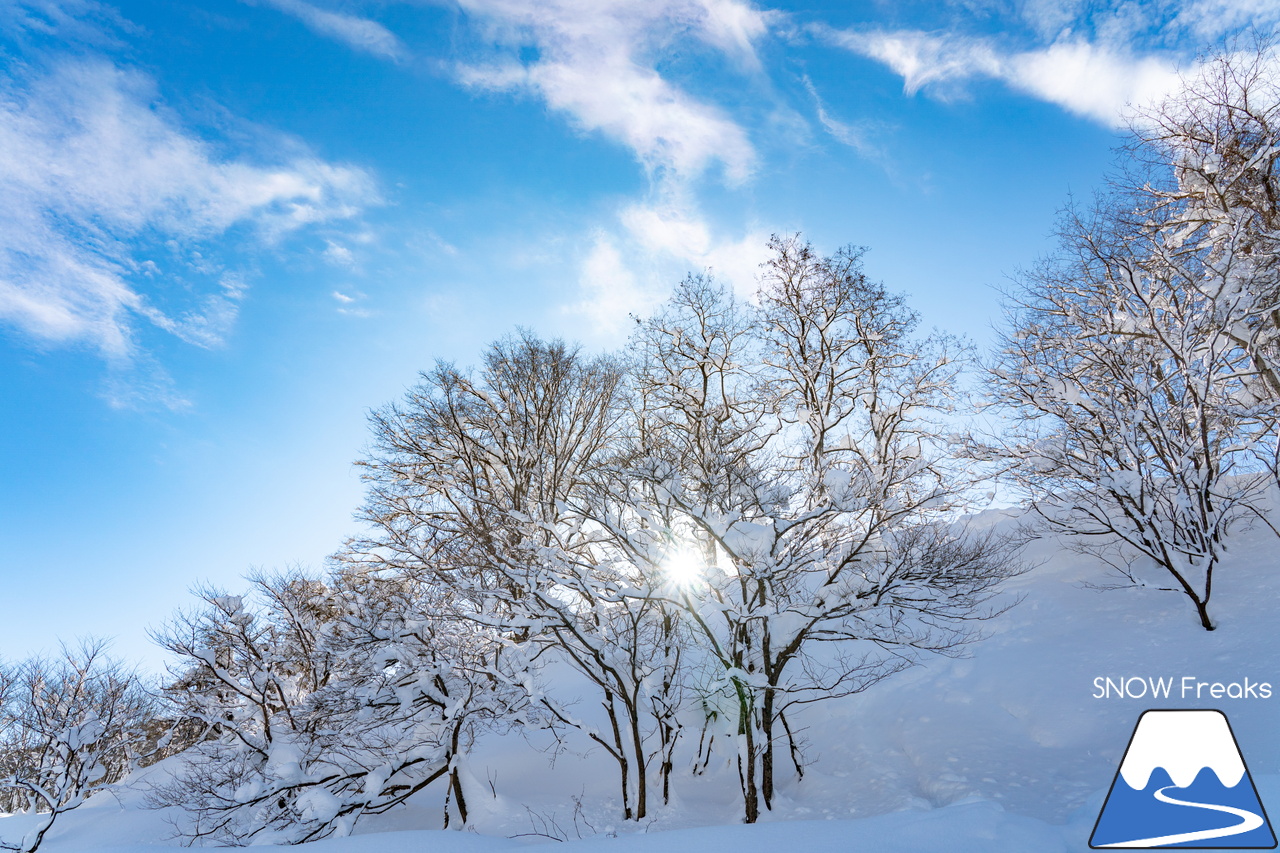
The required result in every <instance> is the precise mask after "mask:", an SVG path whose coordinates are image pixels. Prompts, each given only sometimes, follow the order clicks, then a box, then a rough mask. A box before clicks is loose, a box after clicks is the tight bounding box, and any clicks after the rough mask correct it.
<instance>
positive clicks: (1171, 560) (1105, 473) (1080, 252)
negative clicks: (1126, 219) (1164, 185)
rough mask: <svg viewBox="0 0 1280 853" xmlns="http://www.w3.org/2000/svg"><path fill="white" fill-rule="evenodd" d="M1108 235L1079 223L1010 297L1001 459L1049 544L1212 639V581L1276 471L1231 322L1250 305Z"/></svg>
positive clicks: (1130, 237)
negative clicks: (1155, 594) (1063, 541)
mask: <svg viewBox="0 0 1280 853" xmlns="http://www.w3.org/2000/svg"><path fill="white" fill-rule="evenodd" d="M1114 225H1115V222H1114V220H1113V219H1112V218H1111V217H1109V216H1107V215H1105V214H1104V215H1101V216H1099V217H1098V218H1095V219H1093V220H1089V221H1086V220H1083V219H1080V218H1072V219H1070V220H1069V221H1068V223H1067V229H1066V230H1065V232H1064V245H1063V249H1062V252H1061V253H1060V255H1059V256H1058V257H1056V258H1053V259H1050V260H1048V261H1046V262H1045V263H1043V264H1042V265H1041V266H1040V267H1039V268H1037V269H1036V270H1034V271H1032V272H1030V273H1027V274H1026V278H1025V280H1024V282H1023V288H1022V290H1021V291H1020V293H1019V294H1017V295H1016V296H1014V299H1016V300H1017V301H1016V303H1015V304H1014V305H1013V306H1012V307H1011V310H1010V324H1009V329H1008V331H1007V332H1006V334H1005V335H1004V340H1003V347H1002V351H1001V356H1000V359H999V361H998V363H997V365H996V366H995V368H994V370H993V372H992V379H993V384H992V388H993V394H994V396H995V399H996V400H997V401H998V402H999V403H1000V404H1001V405H1002V406H1004V407H1006V408H1007V409H1008V410H1009V412H1010V413H1011V414H1012V416H1013V419H1014V423H1015V426H1013V427H1012V428H1011V430H1010V432H1009V434H1008V435H1007V436H1006V437H1005V440H1004V442H1003V444H1002V446H1001V448H1000V451H999V452H1000V453H1001V455H1003V456H1004V457H1005V458H1006V459H1009V460H1011V461H1012V462H1013V466H1012V473H1013V476H1014V477H1015V478H1016V480H1017V482H1018V483H1019V484H1020V485H1021V486H1022V487H1023V488H1024V489H1025V490H1026V491H1027V492H1028V493H1029V494H1030V496H1031V497H1032V498H1033V499H1034V500H1035V503H1034V506H1035V509H1036V510H1037V511H1038V513H1039V514H1040V516H1041V517H1042V518H1043V519H1044V520H1045V522H1047V523H1048V524H1049V525H1050V526H1051V527H1052V528H1053V529H1055V530H1057V531H1059V532H1060V533H1063V534H1065V535H1067V536H1069V537H1071V538H1072V539H1073V541H1074V543H1075V544H1076V545H1077V547H1078V548H1079V549H1080V550H1081V551H1082V552H1084V553H1088V554H1093V555H1095V556H1098V557H1101V558H1102V559H1104V560H1105V561H1107V562H1108V563H1109V564H1110V565H1112V566H1113V567H1115V568H1116V569H1118V570H1119V571H1120V573H1121V574H1122V575H1123V577H1124V578H1126V579H1127V580H1128V581H1130V582H1133V583H1136V584H1138V585H1142V586H1156V587H1158V588H1161V589H1170V590H1173V591H1177V592H1181V593H1182V594H1184V595H1186V596H1187V598H1188V599H1189V600H1190V601H1191V602H1192V603H1193V605H1194V606H1195V608H1196V613H1197V615H1198V617H1199V620H1200V624H1201V625H1202V626H1203V627H1204V628H1205V629H1206V630H1213V628H1214V623H1213V621H1212V620H1211V618H1210V616H1209V600H1210V597H1211V595H1212V593H1213V586H1214V578H1215V571H1216V569H1217V567H1218V564H1219V562H1220V560H1221V557H1222V554H1223V553H1224V552H1225V549H1226V544H1227V541H1228V539H1229V538H1230V535H1231V534H1232V532H1233V531H1234V530H1236V529H1237V528H1239V527H1241V526H1242V525H1247V524H1248V523H1250V522H1252V521H1255V520H1258V519H1262V520H1264V521H1265V520H1266V518H1267V512H1268V506H1267V502H1266V494H1267V491H1268V489H1269V488H1270V486H1271V485H1272V483H1273V481H1274V472H1275V464H1276V459H1277V456H1276V453H1277V448H1276V426H1277V418H1276V414H1277V412H1276V406H1275V403H1274V401H1272V400H1269V399H1268V398H1267V397H1266V396H1262V397H1260V396H1259V395H1258V394H1257V390H1258V385H1257V382H1256V380H1257V378H1258V374H1257V373H1256V371H1255V370H1254V367H1253V364H1254V360H1253V354H1252V353H1250V352H1249V351H1248V350H1247V349H1246V348H1244V347H1241V346H1239V345H1238V343H1237V341H1236V340H1235V331H1234V329H1233V327H1232V325H1231V324H1230V323H1224V322H1223V320H1224V318H1226V317H1231V316H1233V315H1235V316H1239V314H1238V312H1239V311H1246V310H1248V309H1247V308H1244V307H1243V306H1244V305H1247V304H1248V303H1249V302H1250V301H1251V296H1250V295H1249V294H1247V293H1245V292H1244V291H1242V290H1238V289H1237V290H1236V291H1235V292H1234V293H1229V292H1227V291H1226V290H1225V289H1223V288H1221V287H1218V288H1215V289H1213V290H1212V291H1206V290H1204V289H1202V287H1197V286H1190V284H1189V283H1188V282H1187V281H1186V279H1185V277H1184V276H1183V275H1182V272H1181V271H1180V270H1179V269H1178V268H1177V267H1176V266H1175V265H1173V264H1170V263H1169V262H1168V260H1167V256H1166V253H1165V252H1164V251H1163V247H1162V246H1161V244H1160V243H1159V242H1157V241H1156V240H1157V239H1158V235H1150V234H1146V233H1139V234H1136V235H1135V234H1132V233H1127V232H1125V231H1124V230H1121V231H1120V232H1119V233H1117V231H1116V230H1115V228H1114ZM1200 283H1201V285H1203V284H1204V282H1203V280H1202V281H1201V282H1200ZM1152 569H1154V574H1153V573H1152V571H1151V570H1152Z"/></svg>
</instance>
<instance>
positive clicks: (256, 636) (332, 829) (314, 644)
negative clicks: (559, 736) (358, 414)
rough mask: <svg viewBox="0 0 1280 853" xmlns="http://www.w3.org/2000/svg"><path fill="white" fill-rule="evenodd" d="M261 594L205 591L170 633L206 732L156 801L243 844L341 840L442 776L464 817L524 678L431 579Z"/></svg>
mask: <svg viewBox="0 0 1280 853" xmlns="http://www.w3.org/2000/svg"><path fill="white" fill-rule="evenodd" d="M254 586H255V591H256V594H257V599H258V601H259V603H258V604H257V605H255V604H254V603H253V602H252V601H251V600H250V599H248V598H246V597H244V596H231V595H227V594H225V593H221V592H217V591H208V592H205V593H203V594H202V598H203V599H204V604H205V606H204V608H203V609H201V610H198V611H196V612H194V613H189V614H185V615H182V616H180V617H178V618H177V619H175V620H174V621H173V622H172V623H171V624H170V625H169V626H168V627H167V628H166V629H165V630H164V631H163V632H162V633H161V635H160V637H159V639H160V641H161V642H162V644H163V645H164V646H165V647H166V648H167V649H168V650H169V651H170V652H172V653H174V654H175V655H177V656H178V658H179V660H180V664H179V665H178V667H177V668H176V669H175V671H174V676H175V677H174V680H173V682H172V683H171V684H170V686H169V688H168V693H169V696H170V698H171V699H172V700H173V701H174V702H176V703H177V705H178V707H179V708H180V709H181V712H182V713H183V715H184V716H185V717H186V718H188V719H193V720H198V721H200V722H201V723H203V724H204V726H205V727H206V729H207V736H206V737H205V738H203V739H202V740H201V742H200V743H198V744H197V745H196V746H194V747H192V748H191V749H190V750H188V752H187V753H186V756H185V758H186V760H185V761H184V763H183V766H182V769H181V770H180V771H179V772H178V773H177V774H176V776H175V778H174V780H173V782H172V783H170V784H166V785H163V786H161V787H159V788H158V789H157V791H156V795H155V800H156V802H157V803H158V804H161V805H179V806H182V807H183V808H185V809H186V810H187V811H188V813H189V820H188V822H187V823H186V824H185V825H184V826H182V827H180V830H181V831H182V833H183V834H184V835H185V836H186V837H187V838H189V839H191V840H212V841H215V842H218V843H229V844H233V845H242V844H253V843H299V842H303V841H310V840H314V839H317V838H323V837H327V836H330V835H346V834H349V833H350V831H351V829H352V828H353V827H354V825H355V823H356V822H357V821H358V820H359V819H360V818H361V817H362V816H363V815H366V814H379V813H382V812H385V811H387V810H388V809H391V808H393V807H395V806H397V805H399V804H400V803H402V802H404V801H405V800H406V799H408V798H409V797H410V796H412V795H413V794H414V793H416V792H418V791H420V790H422V789H423V788H425V787H426V786H427V785H429V784H431V783H432V782H434V781H435V780H437V779H441V778H445V779H447V787H446V791H447V794H446V796H447V797H452V798H453V802H454V806H455V808H456V810H457V811H458V813H459V816H460V817H461V819H462V821H463V822H464V823H465V821H466V799H465V793H464V790H463V787H462V782H461V778H460V776H459V775H458V774H457V769H458V767H459V761H460V760H461V758H462V756H463V755H464V754H465V752H466V750H467V749H468V748H469V746H470V743H471V740H472V738H473V737H474V734H475V731H476V729H477V728H478V727H486V726H493V725H498V726H501V725H505V724H506V722H507V721H509V720H511V719H512V718H513V717H514V716H515V715H517V714H518V713H519V711H520V709H521V707H522V705H523V704H524V702H525V698H526V696H525V690H524V688H523V687H522V686H521V685H519V684H518V683H517V679H518V678H519V672H518V671H512V670H511V669H509V668H506V667H505V666H504V662H503V661H500V660H498V659H496V658H495V656H494V655H493V654H492V653H491V648H490V646H491V643H490V642H489V640H488V638H486V637H485V636H484V634H483V632H481V631H478V630H477V629H476V626H475V625H474V624H472V623H470V622H466V621H463V620H460V619H457V618H451V617H452V614H451V613H450V610H449V608H448V605H447V603H446V602H445V601H443V600H442V597H441V595H440V592H439V590H438V588H437V586H436V585H435V584H434V583H433V579H432V578H429V577H425V576H423V575H421V574H417V573H399V574H397V575H395V576H394V577H381V576H379V575H377V573H373V572H367V573H359V572H343V571H339V572H336V573H335V574H333V575H332V576H331V577H329V578H327V579H323V580H322V579H317V578H311V577H307V576H305V575H302V574H299V573H296V572H295V573H290V574H286V575H281V576H272V577H266V576H259V577H258V578H256V579H255V584H254ZM518 669H519V668H517V670H518ZM448 814H449V805H448V801H446V825H447V823H448Z"/></svg>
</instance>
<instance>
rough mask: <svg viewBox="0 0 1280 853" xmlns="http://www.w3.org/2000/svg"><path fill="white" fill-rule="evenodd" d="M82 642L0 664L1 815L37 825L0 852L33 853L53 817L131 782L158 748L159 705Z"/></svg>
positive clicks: (100, 647)
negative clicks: (27, 817)
mask: <svg viewBox="0 0 1280 853" xmlns="http://www.w3.org/2000/svg"><path fill="white" fill-rule="evenodd" d="M105 648H106V645H105V643H103V642H100V641H86V642H84V643H82V644H81V645H80V646H79V647H75V648H70V647H64V648H63V650H62V653H61V654H60V655H59V656H58V657H55V658H39V657H37V658H31V659H29V660H27V661H25V662H22V663H20V664H16V665H14V664H10V665H0V810H3V811H8V812H26V813H28V814H33V815H39V816H40V819H39V820H38V821H37V822H36V823H35V825H34V826H33V828H32V829H31V830H30V831H29V832H28V833H27V834H26V836H25V837H24V838H22V839H21V840H19V841H3V840H0V849H4V850H15V851H21V852H22V853H33V851H35V850H36V849H37V848H38V847H39V846H40V844H41V842H42V841H43V840H44V837H45V834H46V833H47V832H48V831H49V830H50V828H52V827H53V825H54V822H55V821H57V819H58V817H59V816H61V815H63V814H65V813H66V812H69V811H71V810H73V809H75V808H77V807H79V806H80V805H81V804H83V803H84V802H85V800H87V799H88V798H89V797H91V796H93V795H94V794H96V793H98V792H100V791H103V790H106V789H107V788H109V787H110V786H112V785H114V784H115V783H117V782H119V781H120V780H121V779H123V778H124V777H126V776H128V775H129V773H131V772H132V771H133V770H134V769H135V768H137V767H138V765H139V763H140V761H141V760H142V759H143V757H144V755H145V754H146V753H147V752H148V751H150V750H151V749H153V748H154V747H155V743H154V741H153V739H152V733H153V732H154V729H155V722H156V719H157V716H158V714H157V707H156V702H155V700H154V699H153V698H152V696H151V695H149V694H148V693H147V691H146V690H145V689H144V688H143V685H142V684H141V682H140V681H139V679H138V677H137V676H136V675H135V674H134V673H133V672H132V671H130V670H128V669H126V668H125V667H124V666H123V665H122V664H120V663H118V662H116V661H113V660H111V659H109V658H108V657H107V656H106V654H105Z"/></svg>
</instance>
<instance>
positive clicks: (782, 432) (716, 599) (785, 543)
mask: <svg viewBox="0 0 1280 853" xmlns="http://www.w3.org/2000/svg"><path fill="white" fill-rule="evenodd" d="M771 248H772V249H773V250H774V256H773V258H772V260H771V261H770V262H769V263H768V264H767V266H766V268H765V275H764V281H763V285H762V288H761V290H760V293H759V297H758V299H759V305H758V307H756V306H752V305H749V304H746V303H741V302H738V301H737V300H735V299H734V298H733V297H732V296H730V295H729V294H728V293H727V292H726V291H724V290H723V289H721V288H719V287H717V286H716V285H715V284H714V282H712V281H711V280H710V279H708V278H707V277H704V276H698V277H693V278H690V279H688V280H686V282H685V283H684V284H683V285H681V286H680V287H679V288H678V289H677V291H676V293H675V294H674V296H673V297H672V299H671V301H670V302H669V303H668V304H667V305H666V306H665V308H664V309H663V310H661V311H660V312H659V313H658V314H657V315H655V316H654V317H653V318H651V319H649V320H648V321H645V322H643V323H642V324H641V327H640V329H639V331H638V332H637V335H636V337H635V341H634V349H635V351H636V363H637V368H636V369H637V375H636V377H635V382H636V385H637V395H636V399H637V400H638V401H640V411H639V412H638V413H637V419H638V421H639V423H640V425H641V428H640V429H639V430H638V433H637V436H638V439H639V442H640V444H639V446H638V447H637V448H636V451H635V452H634V453H633V454H632V458H631V460H630V463H629V468H628V472H627V473H628V476H629V478H630V480H631V482H632V486H631V490H630V494H631V499H630V501H629V510H630V511H629V513H624V514H619V515H618V516H617V517H615V518H611V519H610V518H597V519H595V520H596V521H597V523H600V524H601V525H602V526H604V527H607V528H608V529H609V530H610V533H611V535H613V536H614V537H615V538H617V539H618V540H619V542H622V543H624V546H625V550H626V551H627V552H628V553H629V554H631V555H632V557H633V560H634V561H635V562H636V563H637V564H644V565H646V566H648V567H649V573H650V574H666V575H667V577H668V579H669V582H668V583H667V584H665V585H662V586H655V587H654V588H652V589H650V590H648V591H647V592H646V594H647V595H650V596H657V597H660V598H662V599H663V600H664V601H666V602H668V604H669V605H671V606H675V607H678V608H680V610H681V611H682V613H681V618H682V619H683V620H684V621H685V622H686V623H687V624H688V626H689V628H690V632H691V634H692V635H693V636H694V641H693V642H694V646H695V647H697V648H698V649H699V650H700V651H701V653H702V654H703V655H704V656H706V657H708V658H709V659H710V660H712V661H714V662H715V663H716V664H718V666H716V667H713V668H711V669H710V670H706V669H704V670H702V672H703V673H704V674H706V675H708V676H709V678H708V679H707V680H706V681H705V682H704V683H703V684H702V685H700V687H701V692H702V694H703V698H704V702H705V703H706V706H707V708H708V712H709V713H708V716H709V717H714V718H715V719H716V720H718V721H727V722H728V723H729V724H730V727H731V728H730V733H731V734H732V735H733V736H734V737H735V739H736V740H735V742H736V744H737V748H738V755H737V761H738V768H739V773H740V778H741V781H742V793H743V799H744V810H745V818H746V820H747V821H748V822H750V821H754V820H756V819H757V818H758V816H759V810H760V804H761V801H763V804H764V806H765V807H766V808H770V807H771V804H772V799H773V794H774V786H775V778H776V775H777V774H776V771H775V765H776V761H775V752H776V747H777V744H778V743H779V742H781V740H782V739H783V737H784V736H785V739H786V743H787V754H788V755H789V757H790V759H791V761H792V764H793V766H794V768H795V771H796V772H797V774H801V773H802V772H803V764H804V762H803V756H802V754H801V750H800V745H799V743H798V741H797V738H796V733H795V731H794V730H793V729H792V727H791V726H790V724H789V719H788V716H787V714H788V712H789V711H790V710H791V709H793V708H795V707H796V706H798V705H802V704H807V703H812V702H817V701H822V700H825V699H830V698H833V697H838V696H843V695H848V694H850V693H854V692H857V691H860V690H863V689H865V688H866V687H868V686H869V685H870V684H872V683H874V682H875V681H877V680H879V679H880V678H883V677H884V676H886V675H888V674H890V673H892V672H894V671H896V670H898V669H900V668H902V667H903V666H906V665H909V664H910V663H911V662H912V661H914V660H915V659H916V657H917V654H918V652H920V651H922V650H931V651H942V652H946V651H951V650H954V649H956V648H957V647H958V646H959V645H960V644H962V643H963V642H964V641H965V640H966V638H967V637H968V636H969V632H970V629H971V626H972V620H975V619H978V618H980V617H981V616H983V615H984V614H989V613H990V612H991V610H990V609H986V605H987V603H988V602H989V600H990V597H991V595H992V594H993V592H994V589H995V587H996V585H997V584H998V583H999V582H1000V581H1001V580H1002V579H1004V578H1006V577H1008V576H1009V575H1010V574H1012V573H1014V572H1016V571H1017V570H1018V566H1017V564H1016V562H1015V561H1014V560H1013V559H1012V550H1011V548H1010V547H1009V543H1007V542H1004V541H1000V540H996V539H994V538H991V537H984V536H974V535H970V534H968V533H967V532H966V531H964V530H963V529H961V528H958V527H955V526H953V525H951V524H950V523H949V520H950V517H949V515H948V513H949V511H951V510H954V509H955V508H956V506H957V505H958V503H959V497H960V495H961V494H962V493H963V491H964V489H965V488H966V486H967V485H968V483H967V481H966V479H965V478H964V477H963V475H962V471H961V470H960V466H959V465H957V464H956V463H955V461H954V460H953V459H952V458H951V451H950V448H949V447H948V445H947V443H946V442H945V441H943V440H942V439H941V438H940V437H939V436H940V428H941V424H940V421H939V419H938V418H939V416H940V415H942V414H943V413H945V412H946V411H947V409H948V408H949V406H950V403H951V401H952V397H953V394H954V391H955V387H956V374H957V371H958V369H959V360H958V356H959V355H961V354H960V353H957V352H955V347H954V344H953V343H952V342H950V341H947V340H945V339H941V338H926V339H917V338H914V337H913V336H912V332H913V329H914V326H915V324H916V318H915V315H914V314H912V313H911V312H910V311H908V310H907V309H906V308H905V307H904V306H903V304H902V301H901V299H900V298H899V297H895V296H893V295H891V294H889V293H887V292H886V291H885V290H884V288H883V287H882V286H880V285H877V284H874V283H872V282H870V281H868V280H867V279H866V277H865V276H864V275H863V274H862V272H861V268H860V263H859V255H858V253H857V252H856V251H852V250H849V251H844V252H841V253H839V254H837V255H836V256H835V257H832V258H824V257H820V256H818V255H817V254H816V253H814V252H813V250H812V249H811V247H809V246H808V245H807V244H804V243H802V242H800V241H799V240H798V239H795V238H792V239H778V238H775V239H774V241H773V242H772V243H771Z"/></svg>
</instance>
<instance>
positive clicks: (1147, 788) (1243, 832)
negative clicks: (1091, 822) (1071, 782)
mask: <svg viewBox="0 0 1280 853" xmlns="http://www.w3.org/2000/svg"><path fill="white" fill-rule="evenodd" d="M1089 846H1090V847H1092V848H1094V849H1108V850H1110V849H1126V848H1127V849H1131V850H1134V849H1136V850H1153V849H1162V848H1168V847H1191V848H1197V849H1212V848H1226V849H1235V850H1269V849H1272V848H1274V847H1275V846H1276V836H1275V833H1274V832H1273V831H1272V829H1271V823H1270V821H1268V820H1267V814H1266V812H1265V811H1264V810H1263V808H1262V801H1261V800H1259V799H1258V791H1257V789H1256V788H1255V787H1254V785H1253V779H1252V778H1250V776H1249V770H1248V768H1247V767H1245V763H1244V757H1243V756H1242V755H1241V754H1240V747H1239V745H1238V744H1237V743H1236V739H1235V735H1234V734H1232V732H1231V726H1230V724H1229V723H1228V722H1227V717H1226V715H1225V714H1223V713H1222V712H1221V711H1163V710H1161V711H1147V712H1145V713H1143V715H1142V716H1141V717H1140V718H1139V719H1138V725H1137V727H1136V728H1134V730H1133V737H1131V738H1130V739H1129V747H1128V749H1127V750H1125V754H1124V760H1123V761H1122V762H1121V763H1120V770H1119V771H1118V772H1117V773H1116V778H1115V780H1114V781H1113V782H1112V783H1111V790H1110V791H1109V792H1108V793H1107V800H1106V802H1105V803H1104V804H1103V806H1102V813H1101V814H1099V815H1098V822H1097V824H1095V826H1094V828H1093V836H1092V837H1091V838H1090V839H1089Z"/></svg>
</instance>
